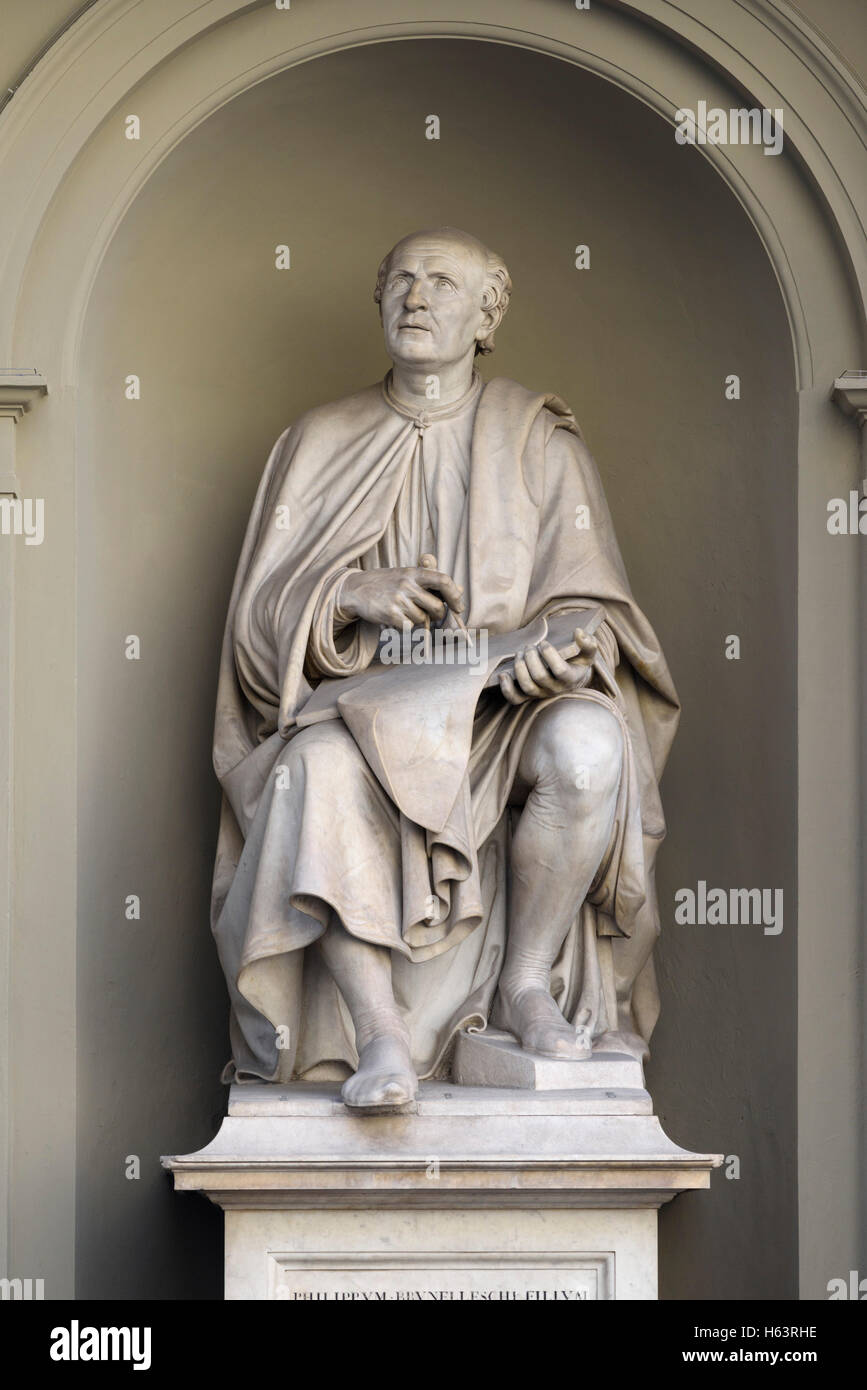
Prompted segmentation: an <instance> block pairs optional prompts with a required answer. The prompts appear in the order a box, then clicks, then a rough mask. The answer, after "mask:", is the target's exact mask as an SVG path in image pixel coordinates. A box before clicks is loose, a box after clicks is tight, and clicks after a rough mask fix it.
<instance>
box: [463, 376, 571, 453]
mask: <svg viewBox="0 0 867 1390" xmlns="http://www.w3.org/2000/svg"><path fill="white" fill-rule="evenodd" d="M485 389H486V394H488V395H489V399H490V403H491V404H492V405H494V404H495V405H496V406H497V407H498V408H500V409H503V408H507V409H508V410H509V411H510V412H511V413H514V414H520V413H524V412H528V413H530V414H537V413H539V412H543V414H544V417H545V421H546V424H547V425H548V426H549V433H550V432H553V431H554V430H555V429H566V430H568V431H569V432H570V433H571V434H574V435H577V437H578V438H579V439H581V438H582V435H581V430H580V429H579V427H578V422H577V420H576V419H575V415H574V412H573V411H572V408H571V407H570V406H569V405H568V404H567V403H566V401H564V400H563V397H562V396H558V395H556V394H555V393H554V392H553V391H533V390H531V389H530V387H528V386H522V385H521V383H520V382H519V381H513V380H512V378H511V377H507V376H498V377H493V378H492V380H491V381H489V382H488V384H487V387H486V388H485Z"/></svg>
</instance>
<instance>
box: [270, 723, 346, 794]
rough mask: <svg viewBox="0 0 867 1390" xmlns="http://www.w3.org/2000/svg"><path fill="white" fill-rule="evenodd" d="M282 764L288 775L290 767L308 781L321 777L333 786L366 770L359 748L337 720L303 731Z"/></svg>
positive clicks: (288, 748)
mask: <svg viewBox="0 0 867 1390" xmlns="http://www.w3.org/2000/svg"><path fill="white" fill-rule="evenodd" d="M281 762H282V763H283V764H284V765H286V766H287V768H288V770H289V773H290V775H291V772H292V770H293V768H294V769H296V770H298V771H299V772H300V771H301V770H302V769H303V771H304V774H305V776H306V777H307V778H318V777H320V776H323V777H326V778H328V780H329V781H331V782H335V783H340V782H347V781H349V780H350V779H352V778H354V777H356V776H357V775H358V774H359V772H365V773H366V770H367V764H366V763H365V761H364V757H363V755H362V753H361V752H360V750H359V748H358V745H357V744H356V742H355V740H354V739H353V737H352V735H351V734H350V732H349V730H348V729H347V728H346V727H345V725H343V724H341V723H338V721H337V720H333V721H329V722H327V723H323V724H315V725H311V727H309V728H307V729H302V730H301V732H300V733H299V734H296V735H295V737H294V738H293V739H291V740H290V742H289V744H288V746H287V748H286V751H285V753H284V754H283V757H282V758H281Z"/></svg>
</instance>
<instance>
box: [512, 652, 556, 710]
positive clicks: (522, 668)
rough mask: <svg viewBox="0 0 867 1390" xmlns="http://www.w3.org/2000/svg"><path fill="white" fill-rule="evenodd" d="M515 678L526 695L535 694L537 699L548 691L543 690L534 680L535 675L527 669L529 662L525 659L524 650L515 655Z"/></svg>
mask: <svg viewBox="0 0 867 1390" xmlns="http://www.w3.org/2000/svg"><path fill="white" fill-rule="evenodd" d="M515 679H516V681H517V682H518V686H519V687H520V689H521V690H523V692H524V694H525V695H534V696H535V697H536V699H537V700H540V699H542V698H543V697H544V696H545V695H547V693H548V692H547V690H543V689H542V687H541V686H540V685H537V684H536V682H535V681H534V680H533V677H532V676H531V675H530V672H529V671H528V669H527V663H526V661H525V659H524V654H523V652H519V653H518V655H517V656H516V657H515Z"/></svg>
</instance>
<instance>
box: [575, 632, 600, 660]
mask: <svg viewBox="0 0 867 1390" xmlns="http://www.w3.org/2000/svg"><path fill="white" fill-rule="evenodd" d="M572 638H573V640H574V642H575V645H576V647H577V648H578V650H579V651H580V652H581V654H582V656H588V657H590V656H595V655H596V653H597V651H598V650H599V643H598V642H597V641H596V638H595V637H590V636H589V635H588V633H586V632H585V631H584V629H583V627H576V629H575V631H574V632H573V634H572Z"/></svg>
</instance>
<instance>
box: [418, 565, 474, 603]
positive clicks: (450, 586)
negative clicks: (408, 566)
mask: <svg viewBox="0 0 867 1390" xmlns="http://www.w3.org/2000/svg"><path fill="white" fill-rule="evenodd" d="M412 577H413V579H414V580H415V582H416V583H417V584H420V585H421V586H422V588H423V589H435V590H436V591H437V593H439V594H441V595H442V597H443V598H444V599H445V601H446V603H447V604H448V606H449V608H453V609H454V610H455V612H456V613H460V612H461V610H462V608H463V606H464V591H463V589H462V588H461V587H460V585H459V584H456V583H455V581H454V580H453V579H452V577H451V575H450V574H444V573H443V572H442V570H429V569H421V568H419V569H417V570H415V571H414V572H413V576H412Z"/></svg>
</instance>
